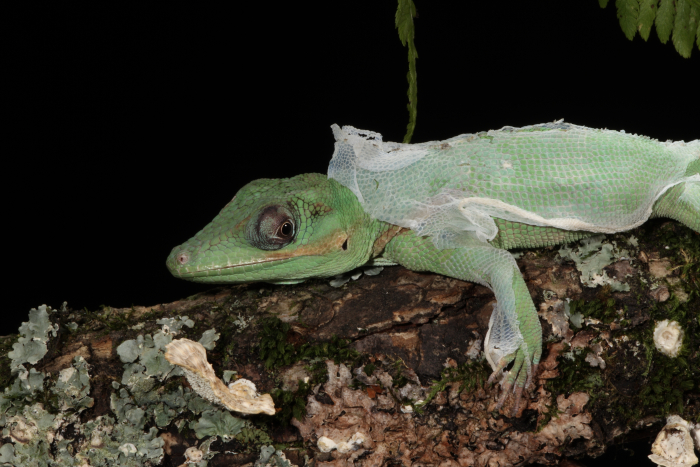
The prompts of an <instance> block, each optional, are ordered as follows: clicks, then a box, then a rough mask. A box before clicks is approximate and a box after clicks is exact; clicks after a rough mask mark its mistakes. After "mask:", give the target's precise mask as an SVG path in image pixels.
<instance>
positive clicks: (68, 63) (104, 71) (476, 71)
mask: <svg viewBox="0 0 700 467" xmlns="http://www.w3.org/2000/svg"><path fill="white" fill-rule="evenodd" d="M251 3H252V2H251ZM613 3H614V2H611V5H609V6H608V8H607V9H605V10H602V9H600V8H599V6H598V2H596V1H595V0H588V1H581V2H559V1H553V0H546V1H545V0H542V1H538V2H512V3H510V2H436V1H421V0H418V1H417V8H418V14H419V17H418V18H417V19H416V20H415V21H416V23H415V24H416V47H417V49H418V55H419V59H418V64H417V66H418V124H417V127H416V131H415V134H414V137H413V142H423V141H429V140H439V139H446V138H449V137H452V136H455V135H458V134H461V133H470V132H476V131H482V130H488V129H498V128H501V127H503V126H505V125H511V126H523V125H528V124H534V123H542V122H546V121H552V120H555V119H560V118H564V119H565V120H566V121H569V122H572V123H576V124H580V125H585V126H589V127H598V128H611V129H618V130H619V129H624V130H626V131H627V132H632V133H640V134H644V135H648V136H652V137H654V138H657V139H660V140H666V139H673V140H686V141H688V140H692V139H697V138H698V137H700V132H699V131H698V128H699V125H698V122H699V121H700V118H699V113H698V103H699V99H698V95H699V94H698V82H699V81H698V79H699V78H698V76H699V74H698V72H699V71H700V52H699V51H698V50H697V47H695V50H694V51H693V57H692V58H691V59H683V58H682V57H680V56H679V55H678V53H677V52H676V51H675V50H674V48H673V46H672V45H671V44H670V43H668V44H666V45H662V44H661V43H660V42H659V40H658V38H657V36H656V32H655V31H652V34H651V37H650V38H649V41H648V42H647V43H645V42H644V41H643V40H642V39H641V38H640V37H636V38H635V40H634V41H632V42H630V41H628V40H627V39H626V38H625V37H624V35H623V33H622V31H621V29H620V27H619V24H618V22H617V18H616V16H615V9H614V4H613ZM395 11H396V2H393V1H378V0H369V1H354V2H326V4H325V5H322V6H318V4H315V3H314V4H312V3H310V2H296V3H292V2H257V3H256V4H255V5H252V4H239V3H236V4H235V6H233V5H230V4H229V5H226V6H222V5H219V4H217V6H211V5H202V4H195V3H192V4H188V5H187V4H182V3H159V4H151V5H146V6H145V5H138V4H131V5H123V4H111V5H99V6H97V7H95V6H87V5H74V4H67V3H66V4H62V5H61V6H60V7H56V6H52V7H48V6H46V5H41V6H38V5H35V6H34V7H29V8H28V7H26V5H25V6H24V7H23V9H22V10H21V11H20V10H16V11H10V12H6V17H7V18H9V19H10V20H11V21H12V23H13V27H12V28H11V29H10V30H8V31H7V32H8V33H9V34H8V36H6V37H9V41H8V42H6V46H5V49H6V50H5V53H3V58H2V62H3V63H2V70H3V73H2V75H3V76H4V78H5V79H6V80H7V81H6V84H5V87H4V89H3V92H2V94H3V101H4V104H3V105H2V109H3V114H4V118H3V120H5V122H6V124H5V125H4V130H5V131H4V132H3V133H5V136H4V137H3V140H4V144H3V146H4V149H3V151H2V160H3V167H4V170H3V175H4V177H3V179H4V181H3V184H2V189H3V201H4V202H3V206H4V210H3V217H2V219H3V227H4V228H3V229H2V230H3V232H4V241H3V242H2V244H3V245H4V252H5V254H4V255H3V259H4V260H3V261H2V267H3V269H4V274H3V276H4V279H3V284H4V286H5V287H4V294H3V301H2V304H1V305H0V306H2V317H3V328H2V331H3V332H2V334H8V333H11V332H16V329H17V327H18V326H19V324H20V322H21V321H22V320H24V319H26V316H27V312H28V311H29V309H30V308H32V307H36V306H38V305H41V304H43V303H45V304H48V305H51V306H52V307H54V308H56V307H59V306H60V305H61V303H62V302H63V301H64V300H65V301H67V302H68V305H69V306H70V307H72V308H74V309H82V308H88V309H91V310H92V309H96V308H97V307H99V305H102V304H104V305H109V306H114V307H128V306H131V305H155V304H158V303H167V302H171V301H174V300H177V299H180V298H183V297H186V296H188V295H191V294H193V293H195V292H197V291H201V290H205V289H206V288H207V286H206V285H201V284H193V283H188V282H184V281H181V280H177V279H175V278H173V277H172V276H171V275H170V274H169V272H168V271H167V270H166V268H165V264H164V263H165V258H166V257H167V255H168V253H169V252H170V250H171V249H172V248H173V247H174V246H176V245H178V244H180V243H182V242H183V241H185V240H187V239H188V238H189V237H190V236H192V235H193V234H194V233H196V232H197V231H198V230H199V229H200V228H202V227H203V226H204V225H205V224H206V223H207V222H209V221H210V220H211V219H212V218H213V217H214V216H215V215H216V214H217V213H218V212H219V210H220V209H221V208H222V207H223V206H224V205H225V204H226V203H227V202H228V201H230V199H231V198H232V197H233V195H234V194H235V193H236V191H237V190H238V189H239V188H240V187H241V186H242V185H244V184H245V183H247V182H249V181H251V180H253V179H257V178H279V177H289V176H293V175H296V174H299V173H304V172H321V173H325V171H326V168H327V165H328V161H329V160H330V157H331V155H332V152H333V141H334V140H333V136H332V133H331V130H330V125H331V124H333V123H338V124H339V125H341V126H342V125H352V126H355V127H357V128H362V129H369V130H373V131H378V132H380V133H382V134H383V135H384V140H385V141H401V140H402V139H403V135H404V133H405V127H406V124H407V122H408V113H407V111H406V107H405V106H406V103H407V97H406V90H407V82H406V73H407V70H408V63H407V59H406V57H407V50H406V48H404V47H403V46H402V45H401V43H400V41H399V39H398V35H397V32H396V30H395V28H394V14H395ZM8 78H9V80H8ZM647 446H648V445H647ZM646 449H648V447H643V450H646ZM647 453H648V451H647ZM623 458H626V454H622V453H619V454H618V462H619V461H620V460H621V459H623ZM647 463H648V464H649V465H651V464H650V462H649V461H647ZM637 465H642V464H637Z"/></svg>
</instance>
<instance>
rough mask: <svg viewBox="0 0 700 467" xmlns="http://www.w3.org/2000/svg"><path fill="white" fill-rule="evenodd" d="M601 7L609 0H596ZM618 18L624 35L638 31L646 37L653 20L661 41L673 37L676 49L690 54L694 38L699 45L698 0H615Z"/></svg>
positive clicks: (699, 8) (686, 56)
mask: <svg viewBox="0 0 700 467" xmlns="http://www.w3.org/2000/svg"><path fill="white" fill-rule="evenodd" d="M598 4H599V5H600V7H601V8H605V7H606V6H607V5H608V0H598ZM615 7H616V9H617V18H618V20H619V21H620V27H621V28H622V32H623V33H624V34H625V37H627V39H629V40H632V39H634V36H635V35H636V34H637V32H639V35H640V36H642V39H644V40H645V41H646V40H647V39H649V34H650V33H651V26H652V24H656V34H657V35H658V36H659V40H660V41H661V43H663V44H665V43H666V42H668V39H669V38H672V39H673V45H674V46H675V48H676V51H678V53H679V54H680V55H681V56H682V57H684V58H690V55H691V53H692V51H693V42H695V43H696V45H697V47H698V48H699V49H700V0H615Z"/></svg>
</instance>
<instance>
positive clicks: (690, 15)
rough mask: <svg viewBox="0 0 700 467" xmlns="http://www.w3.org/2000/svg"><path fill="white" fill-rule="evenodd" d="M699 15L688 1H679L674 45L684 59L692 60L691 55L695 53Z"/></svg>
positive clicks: (674, 26) (674, 27)
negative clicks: (694, 46)
mask: <svg viewBox="0 0 700 467" xmlns="http://www.w3.org/2000/svg"><path fill="white" fill-rule="evenodd" d="M697 13H698V12H697V10H696V9H695V8H693V7H692V6H691V4H690V3H689V2H688V1H687V0H678V3H677V4H676V21H675V23H674V25H673V45H674V46H676V50H677V51H678V53H679V54H681V56H682V57H683V58H690V53H691V52H692V51H693V42H694V39H695V30H696V28H697V20H698V18H697Z"/></svg>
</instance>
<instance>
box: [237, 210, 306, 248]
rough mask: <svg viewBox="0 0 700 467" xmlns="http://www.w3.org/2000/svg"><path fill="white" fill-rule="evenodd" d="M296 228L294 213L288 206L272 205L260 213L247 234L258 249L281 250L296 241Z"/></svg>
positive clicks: (249, 226)
mask: <svg viewBox="0 0 700 467" xmlns="http://www.w3.org/2000/svg"><path fill="white" fill-rule="evenodd" d="M254 219H255V218H254ZM294 226H295V221H294V216H293V213H292V212H291V210H290V209H289V208H288V207H287V206H282V205H272V206H267V207H265V208H263V209H262V210H261V211H260V213H259V214H258V216H257V219H255V220H253V221H252V222H250V223H249V224H248V229H247V232H246V233H247V237H248V240H249V241H250V243H251V244H253V246H255V247H256V248H260V249H261V250H279V249H280V248H282V247H284V246H287V245H289V244H290V243H291V242H293V241H294V238H295V236H296V229H295V228H294Z"/></svg>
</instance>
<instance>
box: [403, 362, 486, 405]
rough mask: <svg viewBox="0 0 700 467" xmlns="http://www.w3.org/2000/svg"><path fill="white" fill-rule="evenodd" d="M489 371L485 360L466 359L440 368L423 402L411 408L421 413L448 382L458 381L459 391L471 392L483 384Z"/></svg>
mask: <svg viewBox="0 0 700 467" xmlns="http://www.w3.org/2000/svg"><path fill="white" fill-rule="evenodd" d="M490 372H491V368H490V367H489V366H488V364H487V363H486V360H483V361H481V362H475V361H472V360H468V361H466V362H465V363H462V364H461V365H458V366H457V368H452V367H447V368H445V369H444V370H442V372H441V374H440V380H439V381H435V380H434V381H433V383H432V386H431V387H430V392H428V394H427V395H426V397H425V399H424V400H423V402H421V403H420V404H415V405H414V406H413V408H414V410H415V411H416V413H418V414H421V413H422V410H421V408H422V407H425V406H427V405H428V404H429V403H430V401H432V400H433V399H434V398H435V396H436V395H437V394H438V393H439V392H442V391H444V390H445V388H446V387H447V385H448V384H450V383H456V382H460V383H461V384H460V386H459V392H460V393H461V392H463V391H469V392H471V391H473V390H475V389H476V388H478V387H481V386H483V385H484V383H485V382H486V379H487V378H488V375H489V374H490Z"/></svg>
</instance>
